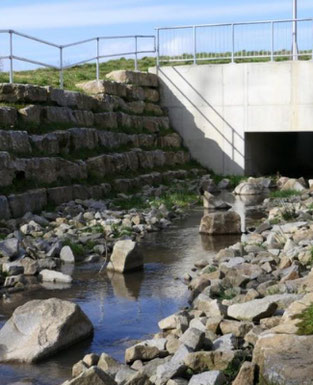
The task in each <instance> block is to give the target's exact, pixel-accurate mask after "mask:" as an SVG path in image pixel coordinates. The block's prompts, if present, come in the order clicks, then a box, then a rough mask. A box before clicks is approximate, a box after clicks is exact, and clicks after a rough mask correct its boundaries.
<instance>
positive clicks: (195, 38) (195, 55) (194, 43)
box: [192, 25, 197, 64]
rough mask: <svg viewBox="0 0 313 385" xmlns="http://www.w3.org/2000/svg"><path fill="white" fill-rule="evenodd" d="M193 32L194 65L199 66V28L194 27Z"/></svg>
mask: <svg viewBox="0 0 313 385" xmlns="http://www.w3.org/2000/svg"><path fill="white" fill-rule="evenodd" d="M192 31H193V64H197V27H196V26H195V25H194V26H193V28H192Z"/></svg>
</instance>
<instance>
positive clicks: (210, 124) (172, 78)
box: [158, 67, 244, 175]
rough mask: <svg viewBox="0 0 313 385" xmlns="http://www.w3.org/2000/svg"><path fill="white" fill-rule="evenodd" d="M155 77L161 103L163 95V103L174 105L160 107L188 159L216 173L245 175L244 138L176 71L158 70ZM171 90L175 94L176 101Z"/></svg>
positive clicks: (171, 69) (168, 68)
mask: <svg viewBox="0 0 313 385" xmlns="http://www.w3.org/2000/svg"><path fill="white" fill-rule="evenodd" d="M158 74H159V77H160V83H161V95H162V99H164V97H163V96H164V94H165V93H166V95H167V97H166V99H168V98H170V99H171V100H172V101H173V102H172V103H171V104H172V105H170V106H169V105H166V104H164V101H163V106H164V107H166V108H167V109H168V113H169V117H170V120H171V124H172V126H173V127H174V129H175V130H176V131H177V132H179V134H180V135H181V136H182V138H183V140H184V144H185V146H186V147H187V148H188V149H189V151H190V153H191V156H192V157H193V158H194V159H195V160H197V161H198V162H199V163H200V164H201V165H202V166H204V167H207V168H209V169H212V170H213V171H214V172H216V173H219V174H224V175H226V174H238V175H242V174H244V168H243V166H242V165H244V150H243V149H244V145H243V144H244V137H243V136H242V135H240V134H239V133H238V132H236V130H235V128H234V127H233V126H232V125H231V124H230V123H229V121H227V120H226V119H225V118H224V116H223V115H222V113H220V112H219V111H218V110H217V109H216V108H215V107H214V106H213V105H212V103H210V101H209V100H207V99H206V98H205V97H204V96H203V95H202V93H201V90H198V89H196V88H195V86H193V85H192V84H191V83H190V81H189V80H188V79H186V77H184V76H183V74H182V73H181V72H180V71H178V69H177V68H175V67H166V70H163V69H162V68H160V69H159V70H158ZM176 80H177V81H176ZM207 86H208V87H209V85H207ZM172 90H175V93H177V92H176V91H178V95H179V97H177V96H176V95H175V94H174V92H173V91H172ZM195 99H197V100H200V101H201V105H199V104H198V101H197V100H195ZM189 109H191V110H192V111H193V113H191V112H190V111H189ZM199 122H201V124H199ZM241 148H242V150H241Z"/></svg>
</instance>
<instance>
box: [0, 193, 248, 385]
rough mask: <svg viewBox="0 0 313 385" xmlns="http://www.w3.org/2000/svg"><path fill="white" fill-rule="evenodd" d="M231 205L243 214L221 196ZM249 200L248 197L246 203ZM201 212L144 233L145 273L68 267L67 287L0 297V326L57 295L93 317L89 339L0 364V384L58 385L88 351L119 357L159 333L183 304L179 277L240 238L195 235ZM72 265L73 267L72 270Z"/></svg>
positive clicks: (184, 298) (240, 206)
mask: <svg viewBox="0 0 313 385" xmlns="http://www.w3.org/2000/svg"><path fill="white" fill-rule="evenodd" d="M222 197H223V199H225V200H227V202H230V203H232V204H233V206H234V209H235V210H236V211H239V212H240V213H241V215H245V214H244V213H245V210H244V206H245V204H246V202H242V200H241V199H237V198H236V199H235V198H234V196H233V195H232V194H227V193H224V194H222ZM250 202H251V201H249V204H250ZM202 215H203V210H202V209H198V210H195V211H193V212H191V213H190V215H189V216H188V217H186V218H185V219H182V220H180V221H178V222H177V223H175V225H174V226H173V227H171V228H170V229H168V230H166V231H164V232H158V233H151V234H148V235H147V236H146V237H145V238H144V239H143V240H142V242H141V244H140V248H141V250H142V252H143V253H144V258H145V267H144V271H138V272H136V273H134V274H128V275H125V276H123V275H120V274H114V273H107V272H102V273H99V271H100V268H101V263H96V264H87V265H78V266H74V265H66V266H64V270H63V272H64V273H66V274H71V275H72V276H73V283H72V284H71V285H66V286H64V285H55V284H44V285H41V286H40V285H36V286H33V288H32V290H28V291H25V292H20V293H16V294H14V295H12V296H11V297H10V298H8V299H6V300H0V325H2V324H3V323H4V321H5V319H7V318H8V317H10V316H11V314H12V312H13V311H14V309H15V308H16V307H17V306H19V305H22V304H24V303H25V302H27V301H29V300H30V299H46V298H50V297H52V296H53V297H57V298H61V299H67V300H70V301H74V302H76V303H78V304H79V305H80V306H81V307H82V309H83V311H84V312H85V313H86V314H87V315H88V317H89V318H90V320H91V321H92V323H93V325H94V328H95V333H94V337H93V339H92V340H87V341H85V342H83V343H80V344H77V345H75V346H73V347H72V348H70V349H68V350H66V351H65V352H64V353H59V354H58V355H57V356H55V357H52V358H51V359H50V360H48V361H45V362H43V363H41V364H38V365H0V385H4V384H5V385H7V384H10V383H13V382H16V381H19V380H21V379H25V378H30V379H32V380H33V381H34V383H35V384H36V385H56V384H60V383H62V382H63V381H64V380H65V379H66V378H69V377H70V374H71V367H72V365H73V364H74V363H75V362H77V361H78V360H79V359H81V357H82V356H83V355H84V354H86V353H88V352H97V353H101V352H103V351H105V352H107V353H108V354H111V355H113V356H114V357H115V358H117V359H119V360H121V361H122V360H123V358H124V350H125V348H126V347H127V346H129V345H130V344H131V343H132V342H133V341H134V340H137V339H142V338H149V337H150V335H151V334H153V333H155V332H157V330H158V327H157V322H158V321H159V320H160V319H161V318H164V317H166V316H168V315H169V314H171V313H173V312H175V311H177V310H178V309H180V308H182V307H183V306H185V305H186V303H187V295H188V293H187V290H186V286H185V285H184V283H183V280H182V277H183V275H184V274H185V273H186V272H188V271H190V270H191V268H192V267H193V265H194V263H195V262H196V261H198V260H200V259H207V260H208V261H209V260H210V259H211V258H212V257H213V256H214V254H215V253H216V252H217V251H219V250H220V249H221V248H224V247H228V246H230V245H232V244H234V243H236V242H238V241H239V240H240V236H233V235H230V236H219V237H212V236H211V237H210V236H205V235H200V234H199V231H198V230H199V224H200V219H201V217H202ZM72 269H73V270H72Z"/></svg>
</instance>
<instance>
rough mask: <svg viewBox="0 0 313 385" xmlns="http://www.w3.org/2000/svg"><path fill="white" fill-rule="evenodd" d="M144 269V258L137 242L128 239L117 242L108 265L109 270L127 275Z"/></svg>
mask: <svg viewBox="0 0 313 385" xmlns="http://www.w3.org/2000/svg"><path fill="white" fill-rule="evenodd" d="M142 268H143V256H142V254H141V253H140V252H139V251H138V246H137V244H136V242H134V241H132V240H130V239H126V240H123V241H117V242H116V243H115V245H114V248H113V252H112V255H111V258H110V262H109V263H108V266H107V269H108V270H113V271H117V272H118V273H125V272H128V271H132V270H138V269H142Z"/></svg>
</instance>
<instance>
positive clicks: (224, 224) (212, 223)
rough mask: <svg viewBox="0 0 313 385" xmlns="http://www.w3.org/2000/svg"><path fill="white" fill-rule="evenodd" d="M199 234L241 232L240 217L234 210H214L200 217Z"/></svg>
mask: <svg viewBox="0 0 313 385" xmlns="http://www.w3.org/2000/svg"><path fill="white" fill-rule="evenodd" d="M199 232H200V233H201V234H212V235H216V234H241V218H240V215H239V214H237V213H236V212H235V211H231V210H230V211H226V212H215V213H211V214H207V215H205V216H204V217H203V218H202V219H201V224H200V229H199Z"/></svg>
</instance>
